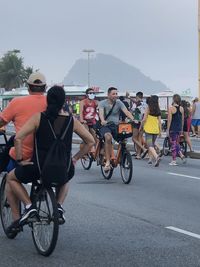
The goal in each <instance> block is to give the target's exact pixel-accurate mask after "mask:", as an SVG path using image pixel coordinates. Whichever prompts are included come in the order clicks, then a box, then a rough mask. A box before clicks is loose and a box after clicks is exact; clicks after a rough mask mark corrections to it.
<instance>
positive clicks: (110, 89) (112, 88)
mask: <svg viewBox="0 0 200 267" xmlns="http://www.w3.org/2000/svg"><path fill="white" fill-rule="evenodd" d="M113 90H115V91H117V88H115V87H109V88H108V94H110V93H111V92H112V91H113Z"/></svg>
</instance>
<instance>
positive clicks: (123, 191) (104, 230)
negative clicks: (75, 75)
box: [0, 146, 200, 267]
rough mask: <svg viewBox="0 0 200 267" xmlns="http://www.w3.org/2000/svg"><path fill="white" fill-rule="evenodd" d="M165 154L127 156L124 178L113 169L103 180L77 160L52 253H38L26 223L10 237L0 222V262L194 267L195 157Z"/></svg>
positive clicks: (197, 242)
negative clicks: (178, 159) (128, 171)
mask: <svg viewBox="0 0 200 267" xmlns="http://www.w3.org/2000/svg"><path fill="white" fill-rule="evenodd" d="M76 147H77V146H76ZM76 149H77V148H76ZM170 159H171V158H170V157H165V158H163V159H162V161H161V163H160V166H159V168H155V167H153V166H148V165H147V160H135V159H134V160H133V164H134V174H133V180H132V183H131V184H129V185H125V184H123V183H122V180H121V178H120V173H119V170H118V169H115V171H114V174H113V177H112V179H111V180H109V181H106V180H104V179H103V178H102V175H101V172H100V168H99V167H97V166H96V164H95V163H94V164H93V165H92V168H91V170H89V171H84V170H83V169H82V167H81V165H80V163H79V164H78V165H77V168H76V175H75V177H74V179H73V180H72V181H71V186H70V192H69V195H68V198H67V200H66V203H65V205H64V208H65V210H66V213H65V215H66V218H67V220H66V223H65V224H64V225H63V226H61V227H60V233H59V239H58V243H57V246H56V249H55V251H54V253H53V254H52V255H51V256H50V257H49V258H44V257H42V256H40V255H38V254H37V252H36V250H35V248H34V245H33V242H32V238H31V230H30V229H29V228H28V226H27V227H26V228H25V229H24V232H23V233H21V234H19V235H18V236H17V238H16V239H15V240H8V239H6V237H5V235H4V233H3V231H2V228H1V226H0V266H7V267H9V266H16V265H19V266H69V267H71V266H85V267H90V266H100V267H101V266H115V267H116V266H120V267H121V266H122V267H124V266H136V267H137V266H138V267H140V266H150V267H151V266H159V267H161V266H170V267H172V266H192V267H193V266H200V253H199V247H200V205H199V203H200V174H199V173H200V172H199V160H194V159H188V162H187V163H186V164H185V165H183V164H180V165H179V166H169V165H168V163H169V162H170ZM167 227H170V229H169V228H167ZM183 231H187V232H184V233H182V232H183Z"/></svg>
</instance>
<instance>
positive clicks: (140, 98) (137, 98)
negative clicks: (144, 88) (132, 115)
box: [136, 92, 143, 101]
mask: <svg viewBox="0 0 200 267" xmlns="http://www.w3.org/2000/svg"><path fill="white" fill-rule="evenodd" d="M142 99H143V93H142V92H137V94H136V101H140V100H142Z"/></svg>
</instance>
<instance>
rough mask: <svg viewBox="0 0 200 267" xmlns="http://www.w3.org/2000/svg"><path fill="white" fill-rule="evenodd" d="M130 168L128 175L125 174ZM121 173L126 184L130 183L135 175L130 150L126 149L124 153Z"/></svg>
mask: <svg viewBox="0 0 200 267" xmlns="http://www.w3.org/2000/svg"><path fill="white" fill-rule="evenodd" d="M126 170H128V171H129V173H128V175H126V174H125V171H126ZM120 173H121V178H122V181H123V182H124V183H125V184H129V183H130V182H131V180H132V175H133V162H132V158H131V154H130V152H129V151H127V150H125V151H124V152H123V154H122V158H121V162H120Z"/></svg>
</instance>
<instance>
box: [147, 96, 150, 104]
mask: <svg viewBox="0 0 200 267" xmlns="http://www.w3.org/2000/svg"><path fill="white" fill-rule="evenodd" d="M149 99H150V96H149V97H147V98H146V103H147V105H148V104H149Z"/></svg>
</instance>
